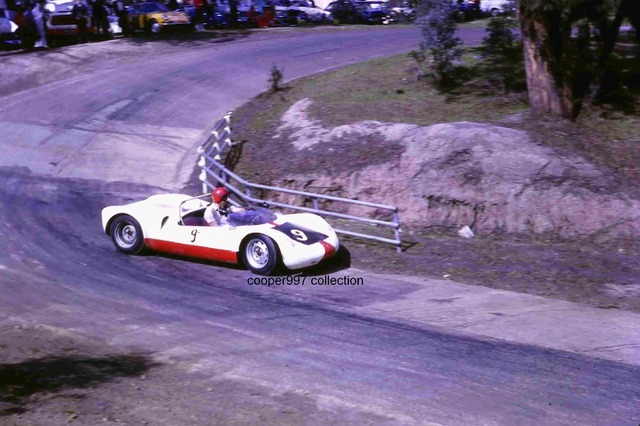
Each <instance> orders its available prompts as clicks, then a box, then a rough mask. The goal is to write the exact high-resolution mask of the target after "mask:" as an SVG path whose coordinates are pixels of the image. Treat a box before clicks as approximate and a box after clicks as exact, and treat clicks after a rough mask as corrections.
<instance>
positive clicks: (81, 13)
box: [71, 0, 89, 43]
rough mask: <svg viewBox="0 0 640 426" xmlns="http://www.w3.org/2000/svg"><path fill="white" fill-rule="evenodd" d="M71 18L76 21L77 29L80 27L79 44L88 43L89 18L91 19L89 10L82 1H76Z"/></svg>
mask: <svg viewBox="0 0 640 426" xmlns="http://www.w3.org/2000/svg"><path fill="white" fill-rule="evenodd" d="M71 16H73V19H74V20H75V21H76V27H78V43H86V42H87V18H88V17H89V9H87V6H86V5H85V4H84V3H83V2H82V0H76V2H75V4H74V5H73V9H71Z"/></svg>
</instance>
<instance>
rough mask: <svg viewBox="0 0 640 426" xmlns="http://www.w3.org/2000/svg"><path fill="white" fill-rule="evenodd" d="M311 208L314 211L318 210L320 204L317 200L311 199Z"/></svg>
mask: <svg viewBox="0 0 640 426" xmlns="http://www.w3.org/2000/svg"><path fill="white" fill-rule="evenodd" d="M313 208H314V209H316V210H320V204H318V199H317V198H314V199H313Z"/></svg>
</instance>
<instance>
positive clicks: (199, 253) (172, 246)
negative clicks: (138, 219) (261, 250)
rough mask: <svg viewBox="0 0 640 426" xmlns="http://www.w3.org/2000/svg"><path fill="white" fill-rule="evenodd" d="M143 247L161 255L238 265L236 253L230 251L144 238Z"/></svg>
mask: <svg viewBox="0 0 640 426" xmlns="http://www.w3.org/2000/svg"><path fill="white" fill-rule="evenodd" d="M144 245H145V246H147V247H149V248H150V249H152V250H155V251H159V252H162V253H171V254H175V255H178V256H186V257H195V258H198V259H206V260H215V261H218V262H227V263H238V253H236V252H235V251H231V250H220V249H214V248H209V247H202V246H192V245H189V244H180V243H174V242H171V241H164V240H156V239H153V238H145V239H144Z"/></svg>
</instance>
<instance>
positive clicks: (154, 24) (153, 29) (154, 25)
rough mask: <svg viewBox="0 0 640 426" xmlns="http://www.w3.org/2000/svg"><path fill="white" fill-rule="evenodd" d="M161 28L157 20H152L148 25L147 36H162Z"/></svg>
mask: <svg viewBox="0 0 640 426" xmlns="http://www.w3.org/2000/svg"><path fill="white" fill-rule="evenodd" d="M161 28H162V27H161V26H160V24H158V21H156V20H155V19H152V20H150V21H149V22H148V23H147V28H146V31H147V34H149V35H156V34H160V30H161Z"/></svg>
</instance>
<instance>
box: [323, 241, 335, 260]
mask: <svg viewBox="0 0 640 426" xmlns="http://www.w3.org/2000/svg"><path fill="white" fill-rule="evenodd" d="M320 244H322V247H324V256H323V257H322V260H325V259H326V258H328V257H331V256H333V255H334V254H336V248H335V247H334V246H332V245H331V244H329V243H328V242H326V241H320Z"/></svg>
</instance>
